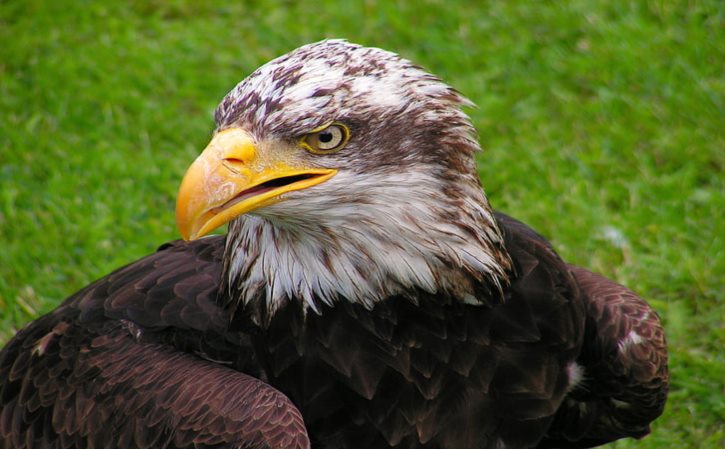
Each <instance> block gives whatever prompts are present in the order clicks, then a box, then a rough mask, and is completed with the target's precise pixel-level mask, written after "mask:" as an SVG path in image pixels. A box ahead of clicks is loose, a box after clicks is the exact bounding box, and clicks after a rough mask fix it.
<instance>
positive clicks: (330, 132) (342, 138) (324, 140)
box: [300, 122, 350, 154]
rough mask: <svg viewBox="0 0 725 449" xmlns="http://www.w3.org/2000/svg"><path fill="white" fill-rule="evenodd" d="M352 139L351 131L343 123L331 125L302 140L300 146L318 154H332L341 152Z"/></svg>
mask: <svg viewBox="0 0 725 449" xmlns="http://www.w3.org/2000/svg"><path fill="white" fill-rule="evenodd" d="M349 139H350V130H349V129H348V127H347V126H345V125H343V124H342V123H337V122H333V123H329V124H327V125H323V126H321V127H319V128H316V129H314V130H312V132H310V133H308V134H305V136H304V137H302V139H300V145H301V146H302V147H304V148H305V149H307V150H308V151H311V152H312V153H317V154H330V153H334V152H335V151H338V150H340V149H341V148H342V147H344V146H345V144H346V143H347V141H348V140H349Z"/></svg>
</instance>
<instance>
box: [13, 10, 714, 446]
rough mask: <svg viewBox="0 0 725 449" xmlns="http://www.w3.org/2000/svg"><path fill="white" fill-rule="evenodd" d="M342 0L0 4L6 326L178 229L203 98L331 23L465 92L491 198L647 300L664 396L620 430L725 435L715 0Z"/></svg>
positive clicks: (657, 439) (656, 440)
mask: <svg viewBox="0 0 725 449" xmlns="http://www.w3.org/2000/svg"><path fill="white" fill-rule="evenodd" d="M121 4H122V5H124V6H120V5H121ZM339 4H340V2H339V1H299V2H296V1H288V2H279V3H278V2H271V1H249V2H242V3H239V4H237V6H224V7H221V6H212V5H211V3H209V4H207V3H202V2H193V1H189V2H183V1H175V2H166V1H160V0H159V1H151V2H149V1H140V0H139V1H137V2H128V3H120V4H119V5H114V4H112V3H111V2H82V1H66V2H49V1H47V2H43V1H31V0H12V1H4V2H2V3H0V42H2V44H0V112H1V114H0V310H1V311H2V312H1V317H0V342H2V341H5V340H7V339H8V338H10V336H11V335H12V334H13V332H14V331H15V329H17V328H19V327H21V326H22V325H23V324H24V323H26V322H28V321H30V320H31V319H33V318H35V317H37V316H38V315H40V314H42V313H44V312H47V311H49V310H51V309H52V308H53V307H54V306H55V305H56V304H58V302H59V301H61V300H62V299H63V298H64V297H65V296H67V295H68V294H70V293H72V292H73V291H75V290H76V289H78V288H80V287H82V286H83V285H85V284H86V283H88V282H90V281H91V280H93V279H94V278H97V277H100V276H102V275H104V274H106V273H108V272H109V271H110V270H112V269H113V268H116V267H118V266H120V265H122V264H124V263H127V262H130V261H133V260H134V259H137V258H139V257H141V256H143V255H145V254H147V253H149V252H151V251H153V250H154V249H155V247H156V246H157V245H158V244H160V243H162V242H164V241H166V240H170V239H174V238H177V232H176V230H175V228H174V216H173V209H174V196H175V192H176V189H177V186H178V183H179V180H180V177H181V176H182V174H183V172H184V170H185V168H186V167H187V165H188V164H189V163H190V162H191V161H192V159H193V158H194V157H195V155H196V154H197V153H198V152H199V151H200V150H201V149H202V148H203V147H204V145H205V143H206V141H207V140H208V138H209V136H210V132H211V129H212V119H211V114H212V111H213V109H214V107H215V106H216V103H217V102H218V101H219V100H220V99H221V98H222V96H223V95H224V94H225V93H226V92H227V91H228V90H229V89H230V88H231V87H232V86H234V85H235V84H236V83H237V82H238V81H239V80H241V79H242V78H243V77H244V76H246V74H248V73H249V72H251V71H252V70H253V69H254V68H256V67H257V66H258V65H260V64H262V63H263V62H265V61H266V60H268V59H270V58H272V57H274V56H276V55H279V54H282V53H284V52H286V51H288V50H290V49H292V48H295V47H297V46H299V45H301V44H303V43H307V42H311V41H315V40H319V39H321V38H325V37H345V38H348V39H350V40H352V41H356V42H359V43H363V44H367V45H374V46H381V47H384V48H387V49H390V50H393V51H396V52H398V53H401V54H403V55H404V56H406V57H408V58H410V59H413V60H414V61H416V62H418V63H420V64H422V65H423V66H425V67H427V68H428V69H429V70H431V71H432V72H434V73H436V74H438V75H440V76H442V77H443V78H444V79H445V80H447V81H448V82H449V83H451V84H452V85H454V86H456V87H457V88H458V89H459V90H461V91H462V92H463V93H464V94H466V95H467V96H468V97H470V98H471V99H472V100H474V101H475V102H476V103H477V104H478V108H477V109H472V110H471V111H469V112H470V114H471V116H472V117H473V120H474V122H475V124H476V126H477V128H478V130H479V132H480V140H481V142H482V144H483V146H484V148H485V149H486V152H485V153H484V154H483V155H481V157H480V165H479V166H480V172H481V177H482V179H483V181H484V185H485V186H486V188H487V192H488V194H489V197H490V198H491V201H492V203H493V204H494V205H495V207H497V208H498V209H500V210H503V211H506V212H508V213H510V214H512V215H514V216H516V217H518V218H520V219H522V220H524V221H525V222H527V223H529V224H530V225H532V226H533V227H535V228H536V229H538V230H539V231H540V232H542V233H543V234H544V235H546V236H548V237H549V238H551V240H552V241H553V243H554V244H555V245H556V247H557V248H558V250H559V251H560V253H561V254H562V256H563V257H564V258H566V259H567V260H569V261H572V262H575V263H578V264H581V265H584V266H587V267H591V268H593V269H595V270H598V271H600V272H602V273H604V274H605V275H607V276H610V277H613V278H615V279H617V280H619V281H620V282H622V283H624V284H627V285H628V286H630V287H631V288H633V289H635V290H636V291H638V292H639V293H641V294H642V295H643V296H644V297H646V298H648V300H649V301H650V302H651V304H652V305H653V306H654V307H655V308H656V309H657V310H658V311H659V313H660V314H661V316H662V318H663V320H664V323H665V326H666V328H667V331H668V336H669V342H670V351H671V352H670V354H671V372H672V392H671V395H670V401H669V403H668V407H667V410H666V412H665V415H664V416H663V417H662V418H661V419H660V420H658V421H657V422H656V423H655V424H654V433H653V435H652V436H650V437H649V438H647V439H645V440H643V441H641V442H634V441H632V442H622V443H617V444H614V445H613V447H616V448H635V447H636V448H663V447H672V448H693V449H694V448H698V449H699V448H716V447H722V445H723V444H724V441H725V429H724V427H723V423H724V422H725V399H723V396H724V394H725V391H724V390H725V387H724V386H723V379H725V356H724V355H723V350H722V348H723V346H724V344H725V327H724V326H725V325H724V324H723V321H724V319H723V317H724V316H725V307H724V306H723V297H725V292H724V291H723V290H724V289H723V286H724V285H725V282H724V279H723V277H724V276H725V266H724V265H725V264H724V263H723V259H724V256H723V238H724V236H725V229H723V218H722V217H723V211H725V201H724V198H723V193H724V190H725V189H724V186H723V172H722V169H723V159H724V156H723V155H724V154H725V150H724V148H725V145H724V144H725V139H724V132H723V130H724V129H725V120H724V117H725V111H724V109H725V108H724V107H723V91H724V87H725V86H724V84H725V83H724V74H725V70H724V69H725V54H724V49H725V36H724V34H725V33H724V30H725V26H724V25H725V23H724V22H725V21H724V20H723V19H724V14H725V10H724V7H723V4H722V3H721V2H720V1H718V0H713V1H702V2H699V1H651V2H644V1H640V2H609V1H599V2H597V1H585V0H581V1H568V2H564V1H562V2H513V1H510V2H495V1H492V2H490V3H489V4H487V5H480V4H479V2H473V1H470V2H465V1H458V2H454V1H451V0H447V1H440V0H439V1H426V2H405V3H404V2H397V4H396V3H395V2H385V1H383V0H378V1H376V0H371V1H366V2H350V4H348V5H346V6H344V7H341V6H339ZM413 4H415V5H416V6H415V7H414V6H412V5H413ZM129 5H130V6H129Z"/></svg>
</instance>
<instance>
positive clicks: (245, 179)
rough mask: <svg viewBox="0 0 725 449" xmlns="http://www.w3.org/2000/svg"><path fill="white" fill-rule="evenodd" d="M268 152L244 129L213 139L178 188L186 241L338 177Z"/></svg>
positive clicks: (179, 223)
mask: <svg viewBox="0 0 725 449" xmlns="http://www.w3.org/2000/svg"><path fill="white" fill-rule="evenodd" d="M263 153H264V154H260V150H259V148H258V146H257V145H256V144H255V142H254V140H253V139H252V137H251V136H250V135H249V133H247V132H246V131H244V130H242V129H240V128H230V129H225V130H223V131H220V132H218V133H217V134H216V135H215V136H214V137H213V138H212V140H211V142H209V145H208V146H207V147H206V149H204V151H203V152H202V153H201V155H200V156H199V157H198V158H197V159H196V160H195V161H194V163H193V164H191V167H189V169H188V170H187V172H186V174H185V175H184V179H183V181H181V187H180V188H179V195H178V197H177V200H176V224H177V226H178V227H179V231H180V232H181V236H182V237H183V238H184V240H195V239H198V238H199V237H202V236H204V235H206V234H208V233H210V232H211V231H213V230H214V229H216V228H218V227H219V226H221V225H223V224H225V223H227V222H229V221H230V220H232V219H234V218H235V217H238V216H239V215H242V214H245V213H247V212H251V211H253V210H256V209H259V208H262V207H265V206H268V205H270V204H273V203H276V202H278V201H279V200H280V196H281V195H282V194H284V193H286V192H291V191H294V190H302V189H306V188H308V187H312V186H314V185H317V184H320V183H321V182H324V181H326V180H328V179H330V178H331V177H332V176H334V175H335V173H337V170H334V169H326V168H307V167H298V166H293V165H290V164H289V163H288V162H287V161H283V160H281V158H280V157H279V156H278V157H276V158H275V154H274V152H273V151H264V152H263ZM286 159H287V160H289V159H290V158H286Z"/></svg>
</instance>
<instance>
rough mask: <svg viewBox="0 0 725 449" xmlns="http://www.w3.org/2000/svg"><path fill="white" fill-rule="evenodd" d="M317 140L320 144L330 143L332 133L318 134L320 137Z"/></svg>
mask: <svg viewBox="0 0 725 449" xmlns="http://www.w3.org/2000/svg"><path fill="white" fill-rule="evenodd" d="M318 138H319V139H320V142H322V143H328V142H330V141H332V133H331V132H323V133H320V136H319V137H318Z"/></svg>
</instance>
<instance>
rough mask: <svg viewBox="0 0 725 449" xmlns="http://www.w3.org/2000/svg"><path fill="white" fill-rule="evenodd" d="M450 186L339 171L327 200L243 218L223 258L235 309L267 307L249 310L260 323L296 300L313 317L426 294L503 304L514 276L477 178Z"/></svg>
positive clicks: (320, 197)
mask: <svg viewBox="0 0 725 449" xmlns="http://www.w3.org/2000/svg"><path fill="white" fill-rule="evenodd" d="M453 184H454V185H456V186H457V187H456V189H457V190H458V191H451V189H445V193H444V191H443V190H441V189H440V180H437V179H436V178H435V177H434V176H432V175H428V174H425V173H424V172H422V171H415V172H410V173H385V174H372V175H371V174H366V175H365V176H361V175H359V174H357V175H356V174H352V173H348V174H345V173H338V175H336V176H335V177H334V178H332V179H331V180H330V181H328V182H326V183H325V185H326V189H325V190H324V192H322V193H319V192H318V193H317V194H316V195H310V194H311V193H314V192H309V193H308V194H307V195H308V196H309V197H306V198H304V200H302V201H295V199H294V198H288V199H287V200H286V201H282V202H280V203H278V204H275V205H272V206H269V207H267V208H265V209H263V210H262V211H260V213H259V214H258V215H247V216H243V217H240V218H238V219H237V220H235V221H234V222H233V223H232V224H231V226H230V230H229V237H228V239H227V248H226V255H225V261H226V262H225V263H226V265H227V266H226V267H225V270H224V272H225V273H226V276H227V279H225V280H224V283H223V288H224V290H225V291H224V294H225V296H226V297H227V298H229V299H228V300H229V302H230V304H229V305H230V306H231V308H232V309H233V310H237V309H239V308H242V309H247V312H250V310H248V309H249V308H255V307H256V308H263V309H264V310H258V311H254V310H253V311H251V316H252V317H253V319H254V320H255V321H257V324H263V322H264V321H268V319H269V318H270V317H272V316H273V315H274V313H275V312H276V311H277V310H279V309H280V308H281V307H283V306H284V305H286V304H288V303H289V302H290V301H294V302H298V303H299V304H300V305H301V306H302V307H303V309H304V310H305V311H307V310H309V309H311V310H313V311H314V312H316V313H319V310H320V306H321V305H323V304H324V305H333V304H334V303H335V302H337V301H350V302H356V303H359V304H362V305H364V306H365V307H368V308H372V307H373V306H374V305H375V304H376V303H377V302H379V301H384V300H385V299H386V298H389V297H391V296H396V295H410V296H411V299H414V297H413V296H412V295H413V294H414V292H417V291H421V290H422V291H425V292H429V293H436V294H446V295H451V296H453V297H456V298H458V299H460V300H461V301H464V302H468V303H480V304H485V303H490V302H492V301H496V300H497V299H498V297H499V296H500V293H501V288H502V285H503V284H505V283H506V282H507V273H508V271H509V269H510V260H509V258H508V254H507V253H506V251H505V250H504V249H503V243H502V238H501V235H500V232H499V230H498V228H497V226H496V222H495V220H494V218H493V215H492V212H491V209H490V207H489V206H488V202H487V201H486V198H485V196H484V194H483V191H482V190H481V188H480V185H479V184H478V181H477V180H475V181H473V182H463V183H461V182H457V183H453ZM411 186H415V188H411ZM310 190H311V191H312V190H314V188H313V189H310ZM331 192H334V193H331ZM351 192H355V196H352V197H351V196H350V195H349V194H350V193H351ZM482 291H485V292H487V294H482V293H481V292H482Z"/></svg>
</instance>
